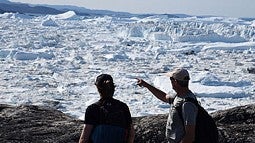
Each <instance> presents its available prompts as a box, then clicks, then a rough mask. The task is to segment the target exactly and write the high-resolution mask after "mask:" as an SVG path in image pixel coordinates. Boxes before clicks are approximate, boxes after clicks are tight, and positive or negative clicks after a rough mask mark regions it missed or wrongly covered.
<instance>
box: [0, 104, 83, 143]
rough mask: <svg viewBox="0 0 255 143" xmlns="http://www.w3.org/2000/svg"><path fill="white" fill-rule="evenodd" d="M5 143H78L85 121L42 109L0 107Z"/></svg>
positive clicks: (0, 131) (1, 136)
mask: <svg viewBox="0 0 255 143" xmlns="http://www.w3.org/2000/svg"><path fill="white" fill-rule="evenodd" d="M0 123H1V124H0V142H1V143H77V142H78V141H77V139H79V135H80V132H81V130H80V129H81V128H82V121H80V120H76V119H73V118H71V117H69V116H67V115H65V114H64V113H62V112H60V111H57V110H55V109H51V108H47V107H40V106H32V105H30V106H27V105H25V106H18V107H13V106H8V105H3V104H2V105H0Z"/></svg>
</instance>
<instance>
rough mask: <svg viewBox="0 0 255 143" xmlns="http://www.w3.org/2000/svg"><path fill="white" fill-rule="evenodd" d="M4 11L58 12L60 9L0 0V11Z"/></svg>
mask: <svg viewBox="0 0 255 143" xmlns="http://www.w3.org/2000/svg"><path fill="white" fill-rule="evenodd" d="M4 12H14V13H16V12H18V13H30V14H60V13H63V12H62V11H59V10H56V9H54V8H49V7H44V6H30V5H28V4H21V3H11V2H9V3H8V2H6V0H4V1H0V13H4Z"/></svg>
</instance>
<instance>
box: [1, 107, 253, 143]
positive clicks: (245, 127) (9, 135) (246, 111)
mask: <svg viewBox="0 0 255 143" xmlns="http://www.w3.org/2000/svg"><path fill="white" fill-rule="evenodd" d="M212 116H213V117H214V119H215V120H216V121H217V125H218V128H219V131H220V142H221V143H255V104H252V105H246V106H240V107H235V108H232V109H228V110H225V111H218V112H215V113H213V114H212ZM166 119H167V115H155V116H148V117H136V118H133V121H134V125H135V131H136V137H135V142H136V143H165V123H166ZM0 122H1V124H0V142H1V143H77V142H78V140H79V136H80V133H81V130H82V126H83V122H82V121H81V120H78V119H74V118H72V117H70V116H68V115H66V114H64V113H62V112H60V111H58V110H55V109H52V108H49V107H41V106H32V105H23V106H17V107H14V106H10V105H5V104H0Z"/></svg>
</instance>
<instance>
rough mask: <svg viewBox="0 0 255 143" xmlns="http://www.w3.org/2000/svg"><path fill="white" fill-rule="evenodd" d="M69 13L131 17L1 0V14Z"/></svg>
mask: <svg viewBox="0 0 255 143" xmlns="http://www.w3.org/2000/svg"><path fill="white" fill-rule="evenodd" d="M67 11H74V12H75V13H76V14H77V15H83V16H88V15H112V16H128V15H129V16H130V15H131V14H130V13H126V12H114V11H109V10H91V9H87V8H84V7H78V6H70V5H32V4H24V3H16V2H10V1H8V0H0V13H4V12H14V13H16V12H18V13H29V14H60V13H64V12H67Z"/></svg>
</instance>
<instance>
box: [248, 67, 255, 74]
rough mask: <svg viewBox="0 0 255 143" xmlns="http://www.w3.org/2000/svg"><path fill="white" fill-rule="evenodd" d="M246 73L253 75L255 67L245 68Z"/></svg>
mask: <svg viewBox="0 0 255 143" xmlns="http://www.w3.org/2000/svg"><path fill="white" fill-rule="evenodd" d="M247 71H248V73H251V74H255V67H249V68H247Z"/></svg>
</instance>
